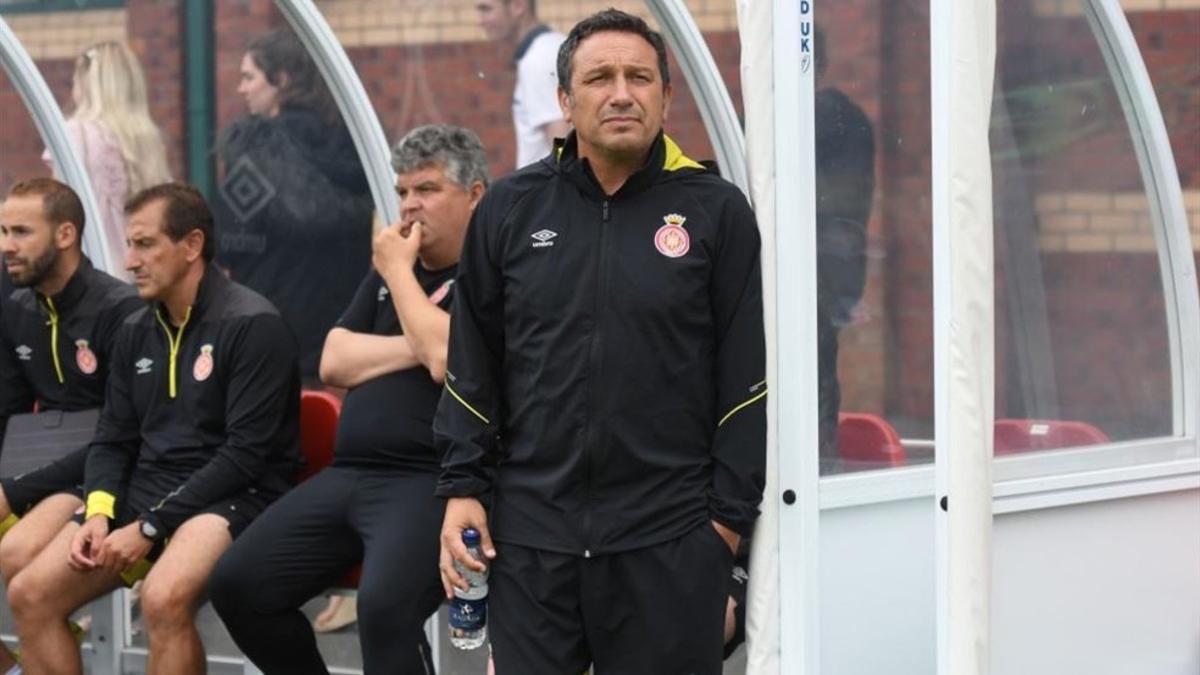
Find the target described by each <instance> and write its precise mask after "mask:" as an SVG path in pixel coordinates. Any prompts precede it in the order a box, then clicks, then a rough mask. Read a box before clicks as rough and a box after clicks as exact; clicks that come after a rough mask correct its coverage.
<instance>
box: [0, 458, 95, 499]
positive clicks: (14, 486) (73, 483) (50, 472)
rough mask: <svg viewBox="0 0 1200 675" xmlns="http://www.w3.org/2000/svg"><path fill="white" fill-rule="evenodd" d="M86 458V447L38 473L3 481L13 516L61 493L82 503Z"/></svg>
mask: <svg viewBox="0 0 1200 675" xmlns="http://www.w3.org/2000/svg"><path fill="white" fill-rule="evenodd" d="M87 456H88V446H86V445H85V446H83V447H82V448H80V449H78V450H76V451H74V452H72V453H71V454H69V455H66V456H64V457H62V458H60V459H57V460H55V461H53V462H51V463H49V464H47V465H46V466H43V467H41V468H39V469H34V470H33V471H29V472H26V473H23V474H21V475H19V476H14V477H11V478H4V479H2V480H0V487H3V488H4V498H5V499H6V500H8V506H9V508H11V509H12V512H13V513H14V514H16V515H18V516H23V515H25V514H26V513H28V512H29V510H30V509H32V508H33V507H35V506H37V504H38V502H40V501H42V500H43V499H45V498H46V497H49V496H50V495H53V494H58V493H60V492H65V493H67V494H72V495H75V496H76V497H79V498H80V499H83V470H84V467H85V466H86V465H87Z"/></svg>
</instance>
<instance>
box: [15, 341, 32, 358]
mask: <svg viewBox="0 0 1200 675" xmlns="http://www.w3.org/2000/svg"><path fill="white" fill-rule="evenodd" d="M17 358H18V359H21V360H22V361H28V360H29V359H31V358H33V350H32V349H30V348H29V347H27V346H25V345H21V346H20V347H17Z"/></svg>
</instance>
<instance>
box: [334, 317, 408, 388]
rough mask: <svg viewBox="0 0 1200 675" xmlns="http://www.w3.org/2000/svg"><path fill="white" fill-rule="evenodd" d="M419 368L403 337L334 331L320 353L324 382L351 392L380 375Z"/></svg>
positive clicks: (341, 330)
mask: <svg viewBox="0 0 1200 675" xmlns="http://www.w3.org/2000/svg"><path fill="white" fill-rule="evenodd" d="M417 365H420V361H418V360H417V357H416V355H415V354H414V353H413V349H412V345H410V344H409V342H408V339H407V338H405V337H404V336H403V335H370V334H367V333H355V332H353V331H349V330H346V329H345V328H334V329H333V330H331V331H329V336H328V337H326V338H325V348H324V350H323V351H322V352H321V373H320V374H321V381H322V382H324V383H325V384H327V385H329V386H333V387H342V388H345V389H352V388H354V387H357V386H358V385H360V384H362V383H363V382H367V381H369V380H373V379H375V378H377V377H380V376H381V375H386V374H388V373H394V372H396V371H399V370H405V369H407V368H412V367H414V366H417Z"/></svg>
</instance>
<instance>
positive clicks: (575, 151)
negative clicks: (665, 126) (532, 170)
mask: <svg viewBox="0 0 1200 675" xmlns="http://www.w3.org/2000/svg"><path fill="white" fill-rule="evenodd" d="M553 157H554V158H555V159H556V161H557V170H558V171H559V172H560V173H562V174H563V175H565V176H566V177H567V178H568V179H569V180H570V181H571V182H573V183H575V184H576V185H577V186H579V187H580V189H582V190H584V191H585V192H587V193H589V194H591V195H593V196H595V197H597V198H600V199H605V198H606V197H610V196H611V197H618V196H621V197H624V196H629V195H633V194H637V193H639V192H642V191H644V190H646V189H647V188H649V187H650V186H652V185H654V184H655V183H656V182H658V181H659V179H660V178H661V177H662V176H663V174H664V173H670V172H675V171H680V170H683V169H699V170H701V171H704V170H706V169H705V168H704V166H703V165H701V164H700V163H699V162H697V161H695V160H693V159H691V158H690V157H688V156H687V155H684V154H683V151H682V150H680V149H679V146H678V145H676V144H675V141H673V140H671V137H670V136H667V135H666V134H665V133H663V131H662V130H661V129H660V130H659V132H658V135H657V136H655V137H654V142H653V143H652V144H651V145H650V152H649V154H648V155H647V157H646V162H645V163H644V164H643V165H642V168H640V169H638V170H637V171H636V172H634V174H633V175H632V176H630V177H629V178H628V180H626V181H625V184H624V185H622V186H621V188H620V189H619V190H617V192H616V193H615V194H613V195H605V193H604V190H603V188H601V187H600V183H599V182H598V181H597V180H596V176H595V174H593V173H592V167H591V165H590V163H589V162H588V160H587V159H586V158H581V157H579V141H578V139H577V138H576V136H575V131H574V130H572V131H571V133H569V134H567V137H566V138H565V139H559V140H556V141H555V151H554V155H553Z"/></svg>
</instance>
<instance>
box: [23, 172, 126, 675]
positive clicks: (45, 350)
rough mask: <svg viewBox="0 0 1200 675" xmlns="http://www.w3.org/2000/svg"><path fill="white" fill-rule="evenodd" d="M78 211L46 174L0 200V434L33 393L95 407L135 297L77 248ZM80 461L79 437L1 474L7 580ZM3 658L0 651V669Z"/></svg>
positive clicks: (55, 520) (35, 542) (38, 541)
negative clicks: (59, 453)
mask: <svg viewBox="0 0 1200 675" xmlns="http://www.w3.org/2000/svg"><path fill="white" fill-rule="evenodd" d="M85 220H86V217H85V215H84V211H83V204H82V203H81V202H80V201H79V196H78V195H76V194H75V191H74V190H72V189H71V188H70V187H68V186H67V185H64V184H63V183H60V182H58V181H56V180H54V179H52V178H34V179H31V180H26V181H21V182H19V183H17V184H16V185H13V186H12V188H11V189H10V190H9V192H8V197H7V198H6V199H5V201H4V206H3V208H2V209H0V254H3V257H4V268H5V270H7V271H8V272H9V273H10V275H11V283H12V286H14V287H15V290H14V289H13V288H6V289H5V292H4V294H3V296H2V297H0V307H2V308H3V317H4V319H3V321H0V438H3V437H4V431H5V429H6V427H7V425H8V420H9V418H10V417H11V416H13V415H17V414H21V413H27V412H29V411H31V410H32V409H33V405H34V402H35V401H36V402H37V403H38V404H39V406H40V408H41V410H43V411H49V410H61V411H65V412H74V411H80V410H87V409H89V408H99V407H100V406H101V405H102V404H103V403H104V385H105V382H106V381H107V378H108V365H109V356H110V355H111V347H112V338H113V335H114V334H115V333H116V330H117V327H118V326H120V324H121V322H122V321H123V320H124V319H125V317H126V316H128V315H129V314H131V313H132V312H134V311H136V310H137V309H139V308H140V307H142V306H143V303H142V301H141V300H139V299H138V297H137V293H136V292H134V290H133V287H132V286H130V285H129V284H126V283H123V282H121V281H119V280H117V279H115V278H113V277H111V276H109V275H107V274H105V273H104V272H101V271H100V270H97V269H96V268H94V267H92V263H91V261H89V260H88V259H87V257H85V256H84V255H83V251H82V250H81V248H80V238H81V236H82V234H83V228H84V223H85ZM5 283H6V284H7V283H8V282H5ZM86 461H87V447H86V446H85V447H81V448H79V449H78V450H77V451H75V452H73V453H71V454H69V455H67V456H66V457H64V458H62V459H60V460H58V461H56V462H53V463H51V464H49V465H47V466H45V467H43V468H40V469H37V470H34V471H29V472H26V473H23V474H21V475H19V476H8V477H5V478H4V479H2V480H0V536H2V537H4V538H3V540H0V572H2V573H3V576H4V579H5V581H8V580H10V579H12V578H13V576H14V575H15V574H16V573H17V572H18V571H20V570H21V569H22V568H23V567H25V565H27V564H28V563H29V561H30V560H31V559H32V558H33V556H34V555H35V554H36V553H37V552H38V551H40V550H41V549H42V548H43V547H44V546H45V545H46V544H47V543H48V542H49V541H50V539H52V538H53V537H54V535H55V534H57V533H58V531H59V530H60V529H62V527H63V525H66V524H67V521H69V520H70V519H71V514H72V513H74V512H75V510H76V509H77V508H79V507H80V506H82V505H83V500H82V493H83V470H84V464H85V463H86ZM18 518H20V520H19V521H18ZM11 665H12V663H11V662H8V661H7V656H6V655H5V654H3V653H0V669H4V670H7V667H10V666H11Z"/></svg>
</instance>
